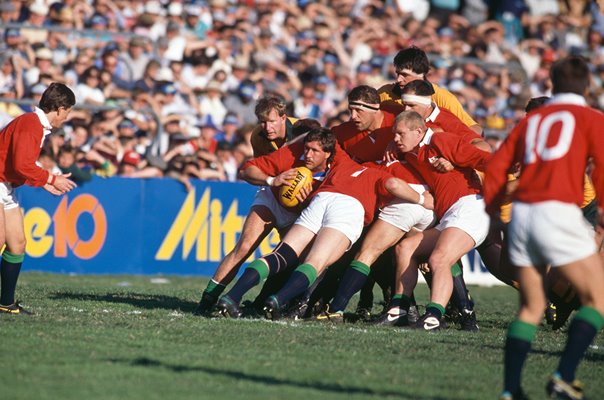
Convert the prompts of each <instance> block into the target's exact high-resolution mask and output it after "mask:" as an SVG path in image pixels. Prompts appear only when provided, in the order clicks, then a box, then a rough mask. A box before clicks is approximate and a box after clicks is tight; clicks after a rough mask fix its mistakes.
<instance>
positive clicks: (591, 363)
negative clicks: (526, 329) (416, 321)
mask: <svg viewBox="0 0 604 400" xmlns="http://www.w3.org/2000/svg"><path fill="white" fill-rule="evenodd" d="M164 278H165V280H160V281H159V282H160V283H153V282H157V281H152V280H153V279H157V277H148V276H147V277H143V276H66V275H54V274H41V273H23V274H22V276H21V278H20V285H19V288H18V297H19V298H20V299H22V300H23V303H24V305H27V306H29V308H30V309H31V310H32V311H34V312H35V313H36V315H34V316H29V317H27V316H12V315H0V333H1V340H2V344H1V346H0V360H1V363H2V364H1V365H2V366H3V368H2V373H0V399H2V400H12V399H37V400H38V399H39V400H41V399H87V400H88V399H145V400H152V399H495V398H497V396H498V394H499V392H500V390H501V380H502V363H501V360H502V346H503V342H504V338H505V328H506V326H507V324H508V323H509V322H510V320H511V319H512V318H513V314H514V310H515V308H516V303H517V300H516V293H515V292H514V291H513V290H512V289H510V288H507V287H494V288H480V287H471V288H470V290H471V292H472V294H473V295H474V297H475V299H476V301H477V312H478V317H479V323H480V326H481V331H480V332H479V333H476V334H471V333H465V332H460V331H457V330H454V329H449V330H446V331H443V332H439V333H433V334H426V333H423V332H415V331H408V330H400V329H392V328H378V327H373V326H368V325H363V324H345V325H338V326H333V325H322V324H318V323H308V322H295V323H294V322H268V321H264V320H225V319H205V318H199V317H194V316H192V315H191V311H192V310H193V308H194V307H195V304H196V301H197V300H198V297H199V295H200V289H202V288H203V287H205V282H206V280H205V279H201V278H183V277H164ZM161 282H163V283H161ZM426 298H427V291H426V288H425V287H420V290H419V293H418V300H419V301H420V302H425V300H426ZM353 303H355V300H353ZM375 309H376V310H377V309H378V307H377V306H376V307H375ZM565 332H566V331H564V332H562V333H560V332H558V333H556V332H551V331H550V330H548V329H547V328H543V329H541V330H540V331H539V333H538V336H537V339H536V341H535V343H534V346H533V353H532V354H531V355H530V357H529V360H528V364H527V366H526V368H525V374H524V387H525V390H526V392H527V393H528V395H529V396H531V398H534V399H541V398H544V397H545V395H544V390H543V387H544V383H545V381H546V379H547V377H548V375H549V374H550V373H551V372H552V371H553V369H554V368H555V367H556V365H557V360H558V356H559V354H560V352H561V350H562V348H563V346H564V342H565V337H566V335H565ZM603 336H604V335H602V334H600V336H599V337H598V338H597V339H596V342H595V343H594V345H593V346H592V347H591V348H590V350H589V352H588V355H587V357H586V360H585V361H584V362H583V364H582V366H581V367H580V369H579V372H578V377H579V378H580V379H582V380H583V381H585V382H586V384H587V385H586V386H587V387H586V393H587V396H588V397H589V398H590V399H603V398H604V379H603V378H604V338H603Z"/></svg>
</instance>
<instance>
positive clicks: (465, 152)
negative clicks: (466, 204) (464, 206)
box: [404, 129, 491, 218]
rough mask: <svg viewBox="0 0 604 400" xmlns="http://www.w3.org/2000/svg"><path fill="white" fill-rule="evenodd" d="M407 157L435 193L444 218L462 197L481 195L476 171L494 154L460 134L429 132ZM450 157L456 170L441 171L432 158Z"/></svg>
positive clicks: (437, 204)
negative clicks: (416, 148)
mask: <svg viewBox="0 0 604 400" xmlns="http://www.w3.org/2000/svg"><path fill="white" fill-rule="evenodd" d="M404 156H405V160H406V161H407V162H408V163H409V164H410V165H411V166H412V167H413V168H415V169H416V170H417V171H418V172H419V174H420V175H421V176H422V178H424V180H425V181H426V183H427V184H428V186H429V187H430V192H431V193H432V195H433V196H434V203H435V204H434V212H435V213H436V216H437V217H438V218H441V217H442V216H443V215H444V214H445V213H446V212H447V210H448V209H449V208H450V207H451V206H452V205H453V204H454V203H455V202H456V201H457V200H459V199H460V198H461V197H463V196H467V195H471V194H479V193H480V192H481V185H480V182H479V181H478V178H477V177H476V175H475V173H474V170H475V169H477V170H479V171H483V170H484V167H485V165H486V162H487V160H488V159H489V158H490V156H491V153H488V152H486V151H482V150H479V149H477V148H476V147H474V146H472V145H471V144H469V143H468V142H467V141H465V140H464V139H463V138H462V137H460V136H459V135H457V134H454V133H449V132H438V133H434V132H432V130H431V129H428V130H427V131H426V135H425V136H424V138H423V139H422V142H421V143H420V146H419V148H418V150H417V152H408V153H405V155H404ZM438 157H443V158H445V159H447V160H449V161H450V162H451V163H452V164H453V165H455V169H454V170H453V171H449V172H445V173H442V172H438V171H437V170H436V168H434V167H433V166H432V161H434V160H436V159H437V158H438Z"/></svg>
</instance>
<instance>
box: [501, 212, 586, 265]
mask: <svg viewBox="0 0 604 400" xmlns="http://www.w3.org/2000/svg"><path fill="white" fill-rule="evenodd" d="M508 235H509V236H508V238H509V239H508V243H509V254H510V261H511V262H512V263H513V264H514V265H517V266H534V265H551V266H554V267H555V266H561V265H566V264H570V263H572V262H575V261H579V260H582V259H584V258H587V257H589V256H590V255H592V254H594V253H596V251H597V249H596V244H595V240H594V230H593V228H592V227H591V225H589V223H588V222H587V221H586V220H585V218H584V217H583V213H582V212H581V209H580V208H579V207H578V206H577V205H575V204H570V203H563V202H560V201H544V202H539V203H521V202H514V203H513V204H512V220H511V221H510V224H509V227H508Z"/></svg>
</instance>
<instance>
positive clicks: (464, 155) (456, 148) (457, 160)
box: [432, 133, 491, 171]
mask: <svg viewBox="0 0 604 400" xmlns="http://www.w3.org/2000/svg"><path fill="white" fill-rule="evenodd" d="M432 143H433V144H434V145H435V147H436V148H437V150H438V152H439V153H440V155H441V157H443V158H445V159H446V160H448V161H450V162H451V163H452V164H453V165H454V166H457V167H467V168H472V169H476V170H478V171H484V168H485V166H486V163H487V161H488V160H489V158H490V157H491V152H487V151H482V150H479V149H478V148H476V147H475V146H473V145H471V144H470V143H468V142H466V141H465V140H463V139H462V138H460V137H458V136H455V135H452V134H449V133H443V134H438V135H434V136H433V138H432Z"/></svg>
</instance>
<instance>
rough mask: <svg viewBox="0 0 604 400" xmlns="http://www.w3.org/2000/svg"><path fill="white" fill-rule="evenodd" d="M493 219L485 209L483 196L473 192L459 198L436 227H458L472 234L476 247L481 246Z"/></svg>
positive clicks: (441, 228)
mask: <svg viewBox="0 0 604 400" xmlns="http://www.w3.org/2000/svg"><path fill="white" fill-rule="evenodd" d="M490 223H491V219H490V218H489V214H487V213H486V211H485V210H484V200H483V198H482V196H480V195H477V194H471V195H468V196H463V197H461V198H460V199H459V200H457V201H456V202H455V203H453V205H452V206H451V207H449V209H448V210H447V212H446V213H445V215H443V217H442V218H441V219H440V222H439V223H438V225H436V229H438V230H439V231H443V230H445V229H446V228H458V229H461V230H462V231H464V232H465V233H467V234H468V235H470V237H471V238H472V239H473V240H474V247H477V246H479V245H480V244H481V243H482V242H484V240H485V239H486V237H487V234H488V233H489V225H490Z"/></svg>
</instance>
